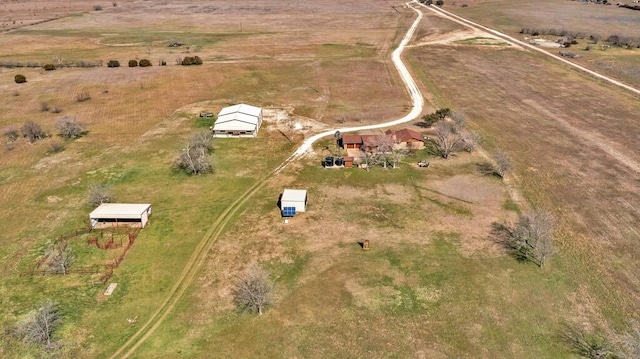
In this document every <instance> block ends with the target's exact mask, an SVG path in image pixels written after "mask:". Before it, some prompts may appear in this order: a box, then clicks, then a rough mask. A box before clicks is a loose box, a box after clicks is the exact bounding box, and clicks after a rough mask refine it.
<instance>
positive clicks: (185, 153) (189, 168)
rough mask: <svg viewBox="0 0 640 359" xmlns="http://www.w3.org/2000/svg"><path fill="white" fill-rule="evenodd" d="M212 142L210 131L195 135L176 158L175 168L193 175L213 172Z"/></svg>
mask: <svg viewBox="0 0 640 359" xmlns="http://www.w3.org/2000/svg"><path fill="white" fill-rule="evenodd" d="M212 140H213V136H212V134H211V133H210V132H209V131H203V132H198V133H195V134H193V135H192V136H191V138H189V141H188V142H187V144H186V146H185V148H184V149H183V150H182V152H181V153H180V154H179V155H178V157H177V158H176V160H175V162H174V166H175V167H176V168H177V169H179V170H182V171H184V172H186V173H188V174H192V175H202V174H205V173H210V172H213V158H212V156H211V151H213V145H212Z"/></svg>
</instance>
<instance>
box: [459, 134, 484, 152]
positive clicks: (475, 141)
mask: <svg viewBox="0 0 640 359" xmlns="http://www.w3.org/2000/svg"><path fill="white" fill-rule="evenodd" d="M480 142H482V136H480V134H479V133H477V132H475V131H467V132H466V133H465V135H464V138H463V139H462V148H463V149H464V150H465V151H467V152H469V153H471V152H473V151H474V150H475V149H476V147H478V145H479V144H480Z"/></svg>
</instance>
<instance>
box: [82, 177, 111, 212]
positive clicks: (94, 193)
mask: <svg viewBox="0 0 640 359" xmlns="http://www.w3.org/2000/svg"><path fill="white" fill-rule="evenodd" d="M114 201H115V198H114V197H113V196H112V195H111V188H109V186H108V185H106V184H104V183H100V184H92V185H91V186H89V194H88V196H87V202H89V205H91V207H94V208H95V207H98V206H99V205H101V204H103V203H111V202H114Z"/></svg>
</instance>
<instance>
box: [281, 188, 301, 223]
mask: <svg viewBox="0 0 640 359" xmlns="http://www.w3.org/2000/svg"><path fill="white" fill-rule="evenodd" d="M285 208H288V210H285ZM291 208H295V211H291ZM280 210H281V211H282V213H283V215H285V216H292V215H295V214H296V213H300V212H305V211H306V210H307V190H306V189H285V190H284V191H283V192H282V197H280ZM290 212H294V213H290Z"/></svg>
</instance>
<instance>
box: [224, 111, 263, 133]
mask: <svg viewBox="0 0 640 359" xmlns="http://www.w3.org/2000/svg"><path fill="white" fill-rule="evenodd" d="M261 125H262V108H260V107H256V106H251V105H246V104H239V105H233V106H229V107H225V108H223V109H222V110H220V113H218V118H217V119H216V122H215V124H214V125H213V136H214V137H256V136H258V131H259V130H260V126H261Z"/></svg>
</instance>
